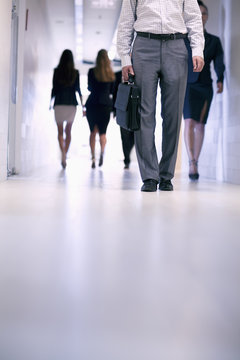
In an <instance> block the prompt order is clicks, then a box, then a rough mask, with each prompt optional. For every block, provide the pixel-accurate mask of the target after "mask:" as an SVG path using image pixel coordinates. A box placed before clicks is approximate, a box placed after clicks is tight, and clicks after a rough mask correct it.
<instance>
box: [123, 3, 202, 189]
mask: <svg viewBox="0 0 240 360" xmlns="http://www.w3.org/2000/svg"><path fill="white" fill-rule="evenodd" d="M134 35H136V38H135V41H134V43H133V38H134ZM187 37H188V38H189V40H190V46H191V48H192V54H193V69H194V71H196V72H200V71H201V70H202V68H203V66H204V60H203V48H204V36H203V26H202V18H201V13H200V10H199V6H198V3H197V0H123V4H122V11H121V16H120V20H119V27H118V35H117V48H118V53H119V56H120V58H121V61H122V76H123V80H124V81H127V80H128V75H129V73H130V74H133V75H135V83H136V85H138V86H139V87H140V89H141V129H140V130H139V131H136V132H135V145H136V152H137V159H138V164H139V169H140V173H141V177H142V180H143V186H142V188H141V190H142V191H148V192H152V191H156V190H157V185H158V183H159V189H160V190H165V191H171V190H173V185H172V183H171V179H172V178H173V176H174V170H175V164H176V158H177V147H178V138H179V131H180V125H181V119H182V110H183V103H184V96H185V89H186V82H187V72H188V50H187V48H186V45H185V41H186V40H187V39H186V38H187ZM158 83H159V84H160V88H161V115H162V119H163V123H162V158H161V161H160V163H158V158H157V152H156V147H155V135H154V133H155V126H156V117H155V112H156V96H157V87H158Z"/></svg>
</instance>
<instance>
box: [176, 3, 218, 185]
mask: <svg viewBox="0 0 240 360" xmlns="http://www.w3.org/2000/svg"><path fill="white" fill-rule="evenodd" d="M198 5H199V7H200V10H201V13H202V22H203V27H204V37H205V48H204V58H205V66H204V68H203V71H202V72H201V73H196V74H193V72H192V71H190V72H189V76H188V83H187V90H186V95H185V102H184V108H183V115H184V119H185V127H184V140H185V145H186V149H187V153H188V158H189V179H190V180H193V181H196V180H198V179H199V173H198V159H199V155H200V153H201V149H202V145H203V139H204V134H205V125H206V123H207V118H208V114H209V110H210V106H211V102H212V98H213V86H212V78H211V71H210V65H211V62H212V61H213V63H214V68H215V72H216V75H217V93H218V94H221V93H222V92H223V80H224V70H225V65H224V61H223V57H224V54H223V48H222V44H221V41H220V39H219V38H218V37H217V36H215V35H212V34H209V33H208V32H207V31H206V29H205V25H206V22H207V20H208V8H207V6H206V5H205V4H204V3H203V2H202V1H198Z"/></svg>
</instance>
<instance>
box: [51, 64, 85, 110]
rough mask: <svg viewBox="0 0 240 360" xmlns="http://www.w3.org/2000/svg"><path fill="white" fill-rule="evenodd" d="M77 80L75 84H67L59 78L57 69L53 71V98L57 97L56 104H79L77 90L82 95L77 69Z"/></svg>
mask: <svg viewBox="0 0 240 360" xmlns="http://www.w3.org/2000/svg"><path fill="white" fill-rule="evenodd" d="M76 72H77V74H76V80H75V82H74V84H73V85H70V86H66V85H63V84H61V82H60V81H59V78H58V74H57V69H54V73H53V88H52V95H51V98H55V101H54V106H55V105H75V106H76V105H78V102H77V98H76V92H78V93H79V96H80V97H81V96H82V93H81V90H80V83H79V72H78V70H76Z"/></svg>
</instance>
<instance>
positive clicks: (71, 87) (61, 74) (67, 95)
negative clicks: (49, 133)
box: [51, 49, 82, 169]
mask: <svg viewBox="0 0 240 360" xmlns="http://www.w3.org/2000/svg"><path fill="white" fill-rule="evenodd" d="M76 92H77V93H78V94H79V97H80V102H81V104H82V93H81V90H80V82H79V72H78V70H76V69H75V66H74V59H73V54H72V52H71V50H68V49H66V50H64V51H63V53H62V55H61V57H60V61H59V64H58V66H57V67H56V68H55V69H54V74H53V88H52V94H51V100H52V99H53V98H54V113H55V120H56V124H57V128H58V142H59V147H60V150H61V155H62V156H61V164H62V167H63V169H65V168H66V166H67V162H66V157H67V152H68V150H69V146H70V143H71V130H72V124H73V121H74V118H75V115H76V110H77V105H78V101H77V98H76Z"/></svg>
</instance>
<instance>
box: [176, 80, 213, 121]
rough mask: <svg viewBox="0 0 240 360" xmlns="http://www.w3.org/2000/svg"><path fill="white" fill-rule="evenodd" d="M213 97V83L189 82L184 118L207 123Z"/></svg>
mask: <svg viewBox="0 0 240 360" xmlns="http://www.w3.org/2000/svg"><path fill="white" fill-rule="evenodd" d="M212 98H213V88H212V85H211V84H210V85H202V84H198V83H192V84H188V85H187V89H186V95H185V101H184V107H183V116H184V119H193V120H195V121H198V122H201V123H203V124H206V123H207V118H208V114H209V110H210V106H211V102H212Z"/></svg>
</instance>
